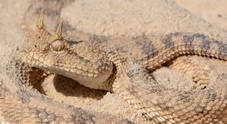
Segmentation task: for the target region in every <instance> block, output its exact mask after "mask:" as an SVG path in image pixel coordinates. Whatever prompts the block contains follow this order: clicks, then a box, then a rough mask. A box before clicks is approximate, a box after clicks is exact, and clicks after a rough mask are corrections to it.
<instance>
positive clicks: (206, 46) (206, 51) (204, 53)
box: [200, 38, 211, 55]
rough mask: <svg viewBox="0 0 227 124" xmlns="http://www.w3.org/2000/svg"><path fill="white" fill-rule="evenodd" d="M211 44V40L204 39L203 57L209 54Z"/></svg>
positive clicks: (202, 46)
mask: <svg viewBox="0 0 227 124" xmlns="http://www.w3.org/2000/svg"><path fill="white" fill-rule="evenodd" d="M210 42H211V41H209V39H207V38H204V39H203V41H202V43H201V44H200V47H201V53H202V55H206V54H208V51H209V49H210Z"/></svg>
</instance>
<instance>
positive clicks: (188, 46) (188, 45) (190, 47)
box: [183, 35, 196, 52]
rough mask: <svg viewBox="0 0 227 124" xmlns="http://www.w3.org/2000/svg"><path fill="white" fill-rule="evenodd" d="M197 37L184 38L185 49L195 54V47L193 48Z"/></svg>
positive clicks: (188, 36) (186, 36)
mask: <svg viewBox="0 0 227 124" xmlns="http://www.w3.org/2000/svg"><path fill="white" fill-rule="evenodd" d="M195 37H196V36H195V35H184V36H183V40H184V42H185V49H187V50H189V51H191V52H193V51H194V46H193V44H192V43H193V41H194V38H195Z"/></svg>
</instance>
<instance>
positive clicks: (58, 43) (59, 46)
mask: <svg viewBox="0 0 227 124" xmlns="http://www.w3.org/2000/svg"><path fill="white" fill-rule="evenodd" d="M51 48H52V49H53V50H54V51H61V50H63V49H64V48H65V44H64V42H63V41H62V40H55V41H53V42H52V43H51Z"/></svg>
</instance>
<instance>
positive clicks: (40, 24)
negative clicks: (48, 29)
mask: <svg viewBox="0 0 227 124" xmlns="http://www.w3.org/2000/svg"><path fill="white" fill-rule="evenodd" d="M43 20H44V16H43V9H41V11H40V15H39V22H38V25H37V27H38V29H42V28H43V27H44V22H43Z"/></svg>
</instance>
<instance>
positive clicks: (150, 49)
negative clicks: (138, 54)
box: [133, 36, 158, 60]
mask: <svg viewBox="0 0 227 124" xmlns="http://www.w3.org/2000/svg"><path fill="white" fill-rule="evenodd" d="M133 41H135V43H136V44H137V45H139V46H140V47H141V50H142V52H143V54H145V55H147V59H148V60H149V59H151V58H153V57H155V56H157V55H158V49H157V48H155V46H154V45H153V44H152V41H151V40H150V39H148V38H147V37H146V36H137V37H134V38H133Z"/></svg>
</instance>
